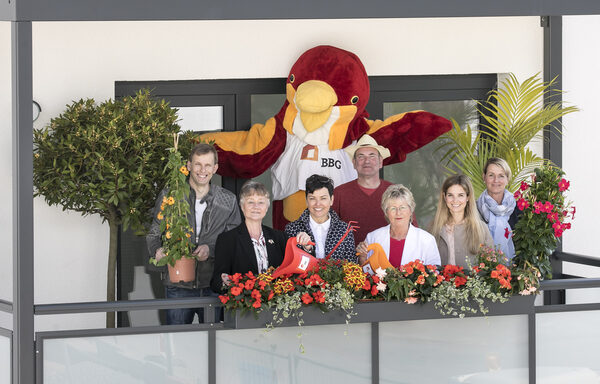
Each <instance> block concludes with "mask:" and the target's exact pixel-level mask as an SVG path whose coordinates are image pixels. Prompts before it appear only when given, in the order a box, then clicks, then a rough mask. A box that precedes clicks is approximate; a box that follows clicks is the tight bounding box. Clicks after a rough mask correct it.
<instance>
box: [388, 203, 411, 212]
mask: <svg viewBox="0 0 600 384" xmlns="http://www.w3.org/2000/svg"><path fill="white" fill-rule="evenodd" d="M386 210H387V211H390V212H394V213H396V212H406V211H408V210H410V207H409V206H408V205H399V206H397V207H394V206H392V207H387V209H386Z"/></svg>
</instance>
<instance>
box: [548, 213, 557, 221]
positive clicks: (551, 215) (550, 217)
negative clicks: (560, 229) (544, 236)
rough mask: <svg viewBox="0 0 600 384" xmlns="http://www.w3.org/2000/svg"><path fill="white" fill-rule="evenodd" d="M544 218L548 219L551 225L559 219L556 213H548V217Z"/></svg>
mask: <svg viewBox="0 0 600 384" xmlns="http://www.w3.org/2000/svg"><path fill="white" fill-rule="evenodd" d="M546 217H547V218H548V220H550V222H551V223H554V222H555V221H558V219H559V217H558V212H552V213H549V214H548V215H546Z"/></svg>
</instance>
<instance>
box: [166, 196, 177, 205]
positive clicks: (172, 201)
mask: <svg viewBox="0 0 600 384" xmlns="http://www.w3.org/2000/svg"><path fill="white" fill-rule="evenodd" d="M167 204H169V205H173V204H175V199H174V198H173V196H169V198H168V199H167Z"/></svg>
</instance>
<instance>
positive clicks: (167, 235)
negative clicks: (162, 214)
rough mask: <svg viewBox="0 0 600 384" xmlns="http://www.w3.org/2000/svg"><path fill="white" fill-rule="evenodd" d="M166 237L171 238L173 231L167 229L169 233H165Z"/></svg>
mask: <svg viewBox="0 0 600 384" xmlns="http://www.w3.org/2000/svg"><path fill="white" fill-rule="evenodd" d="M165 237H166V238H167V239H170V238H171V232H169V231H167V233H165Z"/></svg>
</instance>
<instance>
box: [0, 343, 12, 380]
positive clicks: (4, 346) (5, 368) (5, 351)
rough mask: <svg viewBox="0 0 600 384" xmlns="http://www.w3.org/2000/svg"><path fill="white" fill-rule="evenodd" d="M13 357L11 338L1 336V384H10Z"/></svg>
mask: <svg viewBox="0 0 600 384" xmlns="http://www.w3.org/2000/svg"><path fill="white" fill-rule="evenodd" d="M11 355H12V351H11V348H10V338H9V337H6V336H3V335H2V334H0V384H9V383H10V372H11V370H12V367H11Z"/></svg>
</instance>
